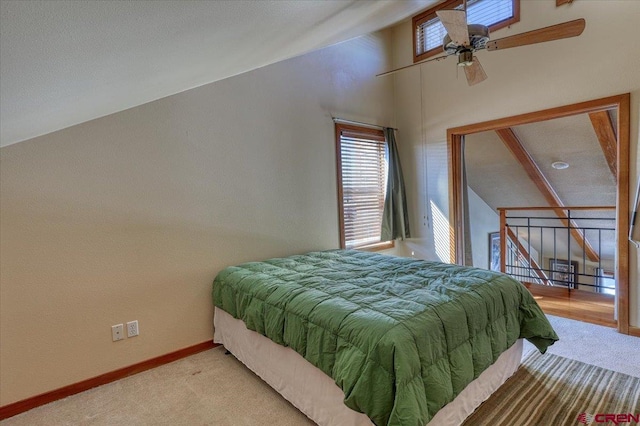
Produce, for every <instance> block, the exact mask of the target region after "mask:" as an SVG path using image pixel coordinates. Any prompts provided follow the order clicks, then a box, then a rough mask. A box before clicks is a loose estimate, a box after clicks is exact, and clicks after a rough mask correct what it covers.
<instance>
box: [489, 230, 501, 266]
mask: <svg viewBox="0 0 640 426" xmlns="http://www.w3.org/2000/svg"><path fill="white" fill-rule="evenodd" d="M489 270H491V271H498V272H499V271H500V232H490V233H489Z"/></svg>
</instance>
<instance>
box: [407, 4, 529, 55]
mask: <svg viewBox="0 0 640 426" xmlns="http://www.w3.org/2000/svg"><path fill="white" fill-rule="evenodd" d="M441 9H462V1H461V0H448V1H446V2H444V3H441V4H439V5H438V6H436V7H433V8H431V9H429V10H427V11H425V12H422V13H421V14H419V15H416V16H414V17H413V33H414V37H413V45H414V49H413V62H419V61H422V60H425V59H427V58H429V57H431V56H435V55H437V54H439V53H442V39H443V38H444V36H445V35H446V34H447V31H446V30H445V29H444V26H443V25H442V23H441V22H440V19H439V18H438V16H437V15H436V11H438V10H441ZM519 20H520V0H468V1H467V23H469V24H482V25H485V26H487V27H489V30H490V31H496V30H498V29H500V28H503V27H506V26H508V25H511V24H513V23H514V22H518V21H519Z"/></svg>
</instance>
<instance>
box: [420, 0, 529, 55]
mask: <svg viewBox="0 0 640 426" xmlns="http://www.w3.org/2000/svg"><path fill="white" fill-rule="evenodd" d="M511 2H512V4H513V16H512V17H511V18H508V19H503V20H502V21H499V22H496V23H495V24H493V25H491V26H489V32H490V33H493V32H494V31H497V30H499V29H501V28H504V27H508V26H509V25H511V24H515V23H516V22H520V0H511ZM461 4H462V0H447V1H445V2H444V3H440V4H438V5H437V6H434V7H432V8H431V9H427V10H425V11H424V12H422V13H419V14H418V15H415V16H414V17H413V18H412V19H411V28H412V30H413V35H412V39H413V62H414V63H416V62H420V61H424V60H425V59H428V58H430V57H432V56H435V55H437V54H438V53H444V50H443V49H442V44H440V45H438V46H436V47H434V48H433V49H429V50H427V51H426V52H422V53H421V54H419V55H418V54H417V52H418V50H417V47H418V27H419V26H420V25H422V24H424V23H425V22H427V21H430V20H431V19H433V18H436V17H437V15H436V12H437V11H438V10H442V9H454V8H456V7H458V6H460V5H461Z"/></svg>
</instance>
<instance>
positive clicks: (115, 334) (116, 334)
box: [111, 324, 124, 342]
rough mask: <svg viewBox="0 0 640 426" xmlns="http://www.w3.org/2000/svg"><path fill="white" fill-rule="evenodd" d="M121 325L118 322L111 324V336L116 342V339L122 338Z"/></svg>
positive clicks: (122, 330)
mask: <svg viewBox="0 0 640 426" xmlns="http://www.w3.org/2000/svg"><path fill="white" fill-rule="evenodd" d="M123 327H124V325H123V324H118V325H112V326H111V337H112V338H113V341H114V342H117V341H118V340H122V339H124V329H123Z"/></svg>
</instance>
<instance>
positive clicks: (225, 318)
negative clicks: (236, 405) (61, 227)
mask: <svg viewBox="0 0 640 426" xmlns="http://www.w3.org/2000/svg"><path fill="white" fill-rule="evenodd" d="M213 322H214V327H215V331H214V337H213V341H214V342H215V343H221V344H222V345H224V347H225V348H227V350H229V351H230V352H231V353H232V354H233V355H234V356H235V357H236V358H237V359H238V360H239V361H241V362H242V363H243V364H245V365H246V366H247V367H248V368H249V369H251V370H252V371H253V372H255V373H256V374H257V375H258V376H260V378H262V380H264V381H265V382H267V383H268V384H269V385H270V386H271V387H272V388H274V389H275V390H276V391H277V392H278V393H279V394H280V395H282V396H283V397H284V398H285V399H286V400H288V401H289V402H290V403H291V404H293V405H294V406H295V407H296V408H298V409H299V410H300V411H302V412H303V413H304V414H305V415H306V416H307V417H309V418H310V419H311V420H313V421H314V422H316V423H317V424H318V425H320V426H334V425H340V426H371V425H372V423H371V420H369V418H368V417H367V416H366V415H364V414H362V413H358V412H356V411H353V410H351V409H350V408H349V407H347V406H346V405H344V403H343V399H344V393H343V392H342V389H340V388H339V387H338V386H337V385H336V384H335V382H334V381H333V379H332V378H331V377H329V376H327V375H326V374H324V373H323V372H322V371H321V370H320V369H318V368H317V367H315V366H313V365H312V364H310V363H309V362H308V361H307V360H305V359H304V358H303V357H302V356H301V355H300V354H298V353H297V352H296V351H294V350H293V349H291V348H287V347H284V346H281V345H278V344H276V343H274V342H272V341H271V340H269V339H267V338H266V337H264V336H262V335H261V334H259V333H256V332H255V331H252V330H249V329H247V327H246V326H245V325H244V323H243V322H242V321H241V320H238V319H235V318H233V317H232V316H231V315H229V314H228V313H226V312H225V311H223V310H222V309H219V308H217V307H216V308H215V313H214V320H213ZM522 347H523V344H522V339H520V340H518V341H517V342H516V343H515V344H514V345H513V346H511V348H509V349H508V350H507V351H506V352H504V353H503V354H502V355H500V357H499V358H498V360H497V361H496V362H495V363H494V364H493V365H492V366H490V367H489V368H488V369H487V370H485V371H484V372H483V373H482V374H480V376H479V377H478V378H477V379H476V380H474V381H473V382H471V383H470V384H469V385H468V386H467V387H466V388H465V389H464V390H463V391H462V392H461V393H460V395H458V396H457V397H456V398H455V399H454V400H453V401H452V402H451V403H449V404H447V405H446V406H445V407H443V408H442V409H441V410H440V411H438V412H437V413H436V415H435V416H434V417H433V418H432V419H431V422H429V424H431V425H437V426H458V425H460V424H462V422H464V420H465V419H466V418H467V417H468V416H469V415H470V414H471V413H473V411H474V410H475V409H476V408H477V407H478V406H479V405H480V404H481V403H482V402H483V401H485V400H486V399H487V398H488V397H489V396H490V395H491V394H492V393H493V392H495V391H496V389H498V388H499V387H500V386H501V385H502V384H503V383H504V382H505V381H506V380H507V379H508V378H509V377H511V375H513V373H515V372H516V370H517V369H518V366H519V365H520V361H521V359H522Z"/></svg>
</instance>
